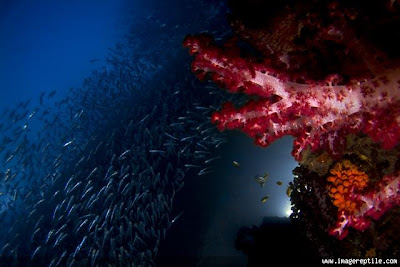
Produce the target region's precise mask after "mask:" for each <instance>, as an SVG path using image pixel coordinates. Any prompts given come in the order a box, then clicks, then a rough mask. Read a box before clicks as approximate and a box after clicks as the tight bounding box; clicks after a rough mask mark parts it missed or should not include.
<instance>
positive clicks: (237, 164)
mask: <svg viewBox="0 0 400 267" xmlns="http://www.w3.org/2000/svg"><path fill="white" fill-rule="evenodd" d="M232 164H233V166H235V167H236V168H240V164H239V162H237V161H235V160H234V161H233V162H232Z"/></svg>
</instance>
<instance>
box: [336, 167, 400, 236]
mask: <svg viewBox="0 0 400 267" xmlns="http://www.w3.org/2000/svg"><path fill="white" fill-rule="evenodd" d="M375 188H376V189H375V190H373V191H368V192H365V193H359V192H356V191H354V192H353V194H352V195H351V198H352V199H353V201H357V202H361V203H362V204H361V206H360V208H359V209H358V210H357V211H356V212H351V211H348V210H345V209H342V210H340V211H339V214H338V219H337V223H336V225H335V226H334V227H332V228H331V229H330V230H329V233H330V234H331V235H334V236H336V237H338V238H339V239H343V238H345V237H346V236H347V234H348V228H349V227H352V228H354V229H357V230H360V231H363V230H365V229H367V228H368V227H369V226H370V224H371V221H370V219H374V220H378V219H379V218H380V217H381V216H382V215H383V214H384V213H385V212H386V211H388V210H389V209H391V208H392V207H394V206H397V205H399V204H400V176H399V174H396V175H394V174H392V175H387V176H385V177H383V178H382V180H381V181H380V182H379V184H378V185H377V186H376V187H375Z"/></svg>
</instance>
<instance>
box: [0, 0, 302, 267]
mask: <svg viewBox="0 0 400 267" xmlns="http://www.w3.org/2000/svg"><path fill="white" fill-rule="evenodd" d="M228 12H229V9H228V7H227V5H226V3H225V2H224V1H220V2H217V1H207V0H202V1H194V0H181V1H178V0H176V1H126V0H117V1H94V0H87V1H78V0H71V1H50V0H37V1H28V0H16V1H12V0H3V1H0V40H1V42H0V114H1V116H0V129H1V131H0V174H1V183H0V193H1V196H0V221H1V225H2V227H1V228H0V255H1V256H0V266H109V265H107V264H110V265H111V266H155V265H157V266H246V264H247V255H246V254H245V253H243V249H239V248H238V245H237V244H238V241H237V240H238V237H239V232H240V231H239V230H240V229H242V231H241V232H240V233H242V234H243V229H251V227H253V226H258V225H260V224H262V223H263V222H264V223H268V222H271V224H273V225H279V227H277V228H276V229H277V230H276V232H275V233H274V234H271V241H270V242H271V243H270V245H271V250H269V251H265V257H266V261H267V260H268V259H275V258H277V257H281V256H282V255H286V254H290V253H291V252H290V251H288V250H289V248H285V244H287V243H289V242H290V241H289V240H288V238H290V237H288V231H289V230H288V229H290V225H289V220H288V216H289V215H290V207H291V204H290V200H289V197H288V196H287V195H286V188H287V186H288V183H289V182H290V181H291V180H292V179H293V175H292V169H293V168H294V167H296V165H297V163H296V162H295V161H294V160H293V158H292V156H291V155H290V151H291V146H292V139H291V138H283V139H280V140H279V141H277V142H275V143H274V144H272V145H271V146H270V147H268V148H267V149H265V148H260V147H257V146H255V145H254V144H253V141H252V140H251V139H250V138H248V137H246V136H245V135H244V134H242V133H239V132H222V133H221V132H219V131H218V130H217V129H216V128H215V126H214V125H212V124H211V122H210V115H211V113H212V112H213V111H215V110H217V109H218V108H219V105H220V104H221V103H222V102H224V101H225V100H227V99H229V98H230V97H232V96H231V95H229V94H228V93H225V92H224V91H223V90H221V89H220V88H218V87H217V86H216V85H214V84H212V83H211V82H201V81H199V80H198V79H197V78H196V77H195V75H194V74H193V73H192V72H191V70H190V63H191V61H192V59H191V57H190V56H189V55H188V53H187V51H186V50H185V49H184V48H183V46H182V41H183V39H184V37H185V36H186V35H188V34H195V33H200V32H208V33H210V34H213V35H214V36H215V37H217V38H221V39H224V38H226V37H227V36H229V34H231V29H230V27H229V25H228V23H227V20H226V15H227V13H228ZM266 173H267V175H268V180H267V182H266V184H265V185H264V186H260V183H257V181H256V179H255V178H257V177H260V176H263V175H266ZM278 181H281V182H282V183H283V185H277V182H278ZM266 196H268V200H267V201H266V202H265V203H264V202H263V201H261V199H263V198H264V197H266ZM246 227H247V228H246ZM285 227H286V228H285ZM273 229H274V228H273ZM290 231H291V230H290ZM245 237H246V235H245V234H244V237H243V235H242V236H241V238H245ZM248 238H249V240H247V241H246V242H247V243H251V242H254V240H251V238H252V237H251V235H249V236H248ZM281 239H284V240H281ZM246 242H244V243H246ZM293 242H294V241H293ZM235 244H236V245H235ZM278 245H279V246H280V247H279V248H276V246H278Z"/></svg>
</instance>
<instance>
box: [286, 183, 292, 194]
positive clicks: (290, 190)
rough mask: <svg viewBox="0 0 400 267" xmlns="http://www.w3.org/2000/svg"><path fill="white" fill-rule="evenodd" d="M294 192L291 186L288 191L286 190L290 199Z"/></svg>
mask: <svg viewBox="0 0 400 267" xmlns="http://www.w3.org/2000/svg"><path fill="white" fill-rule="evenodd" d="M292 191H293V189H292V188H291V187H290V185H289V186H288V187H287V189H286V195H287V196H288V197H290V195H291V194H292Z"/></svg>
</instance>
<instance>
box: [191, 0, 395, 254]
mask: <svg viewBox="0 0 400 267" xmlns="http://www.w3.org/2000/svg"><path fill="white" fill-rule="evenodd" d="M230 3H231V6H232V13H231V14H230V17H229V20H230V23H231V26H232V28H233V36H232V37H231V38H230V39H228V40H225V42H221V41H220V40H214V39H213V37H212V36H210V35H207V34H200V35H194V36H187V37H186V38H185V40H184V43H183V45H184V47H186V48H187V49H188V50H189V53H190V54H191V55H193V56H194V60H193V62H192V71H193V72H194V73H195V74H196V76H197V77H198V78H199V79H200V80H211V81H213V82H215V83H216V84H217V85H219V86H220V87H222V88H224V89H226V90H227V91H229V92H231V93H235V94H239V95H247V96H248V101H247V102H246V103H244V104H240V105H239V104H238V103H235V102H234V101H230V102H226V103H224V104H223V105H222V106H221V108H220V110H218V111H216V112H214V113H213V115H212V116H211V121H212V122H213V123H214V124H216V126H217V128H218V129H219V130H220V131H223V130H226V129H229V130H233V129H235V130H239V131H241V132H244V133H246V134H247V135H249V136H250V137H251V138H252V139H254V140H255V143H256V144H257V145H260V146H263V147H267V146H268V145H269V144H271V143H272V142H274V141H275V140H277V139H279V138H281V137H282V136H285V135H291V136H293V137H294V145H293V151H292V155H293V156H294V158H295V159H296V160H297V161H298V162H299V163H300V164H301V165H300V166H299V167H298V168H296V169H295V170H294V174H295V176H296V178H295V180H294V182H293V184H292V185H291V189H292V193H291V195H290V196H291V202H292V204H293V214H292V215H291V219H292V221H293V222H295V224H296V225H297V226H298V227H299V228H300V229H302V230H303V231H304V232H305V233H306V235H307V237H308V238H309V239H310V240H311V241H312V243H313V244H315V249H316V250H317V251H318V252H319V255H321V256H325V257H326V256H342V257H343V256H346V255H347V256H351V257H363V256H364V255H366V254H368V255H372V254H371V253H372V252H373V253H375V255H377V256H381V257H382V256H393V255H398V253H399V245H396V242H397V243H398V241H399V240H398V238H397V237H396V236H394V237H393V236H390V235H389V234H388V233H398V232H399V231H400V230H399V227H398V220H399V218H398V215H399V207H398V205H399V203H400V201H399V198H400V197H399V196H400V187H399V185H400V178H399V172H400V163H399V160H398V159H399V146H398V144H399V142H400V49H398V47H400V37H399V36H400V12H399V10H400V4H399V2H398V1H370V2H365V1H358V0H355V1H334V0H328V1H318V0H314V1H312V0H306V1H290V0H286V1H280V2H279V3H271V2H268V3H267V2H265V3H264V2H262V1H246V2H244V1H236V0H231V1H230ZM316 221H318V224H316V223H315V222H316ZM354 230H355V231H354ZM328 233H329V234H330V235H333V236H335V237H332V236H330V235H329V234H328ZM345 237H347V238H345ZM371 248H375V249H376V250H371Z"/></svg>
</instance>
